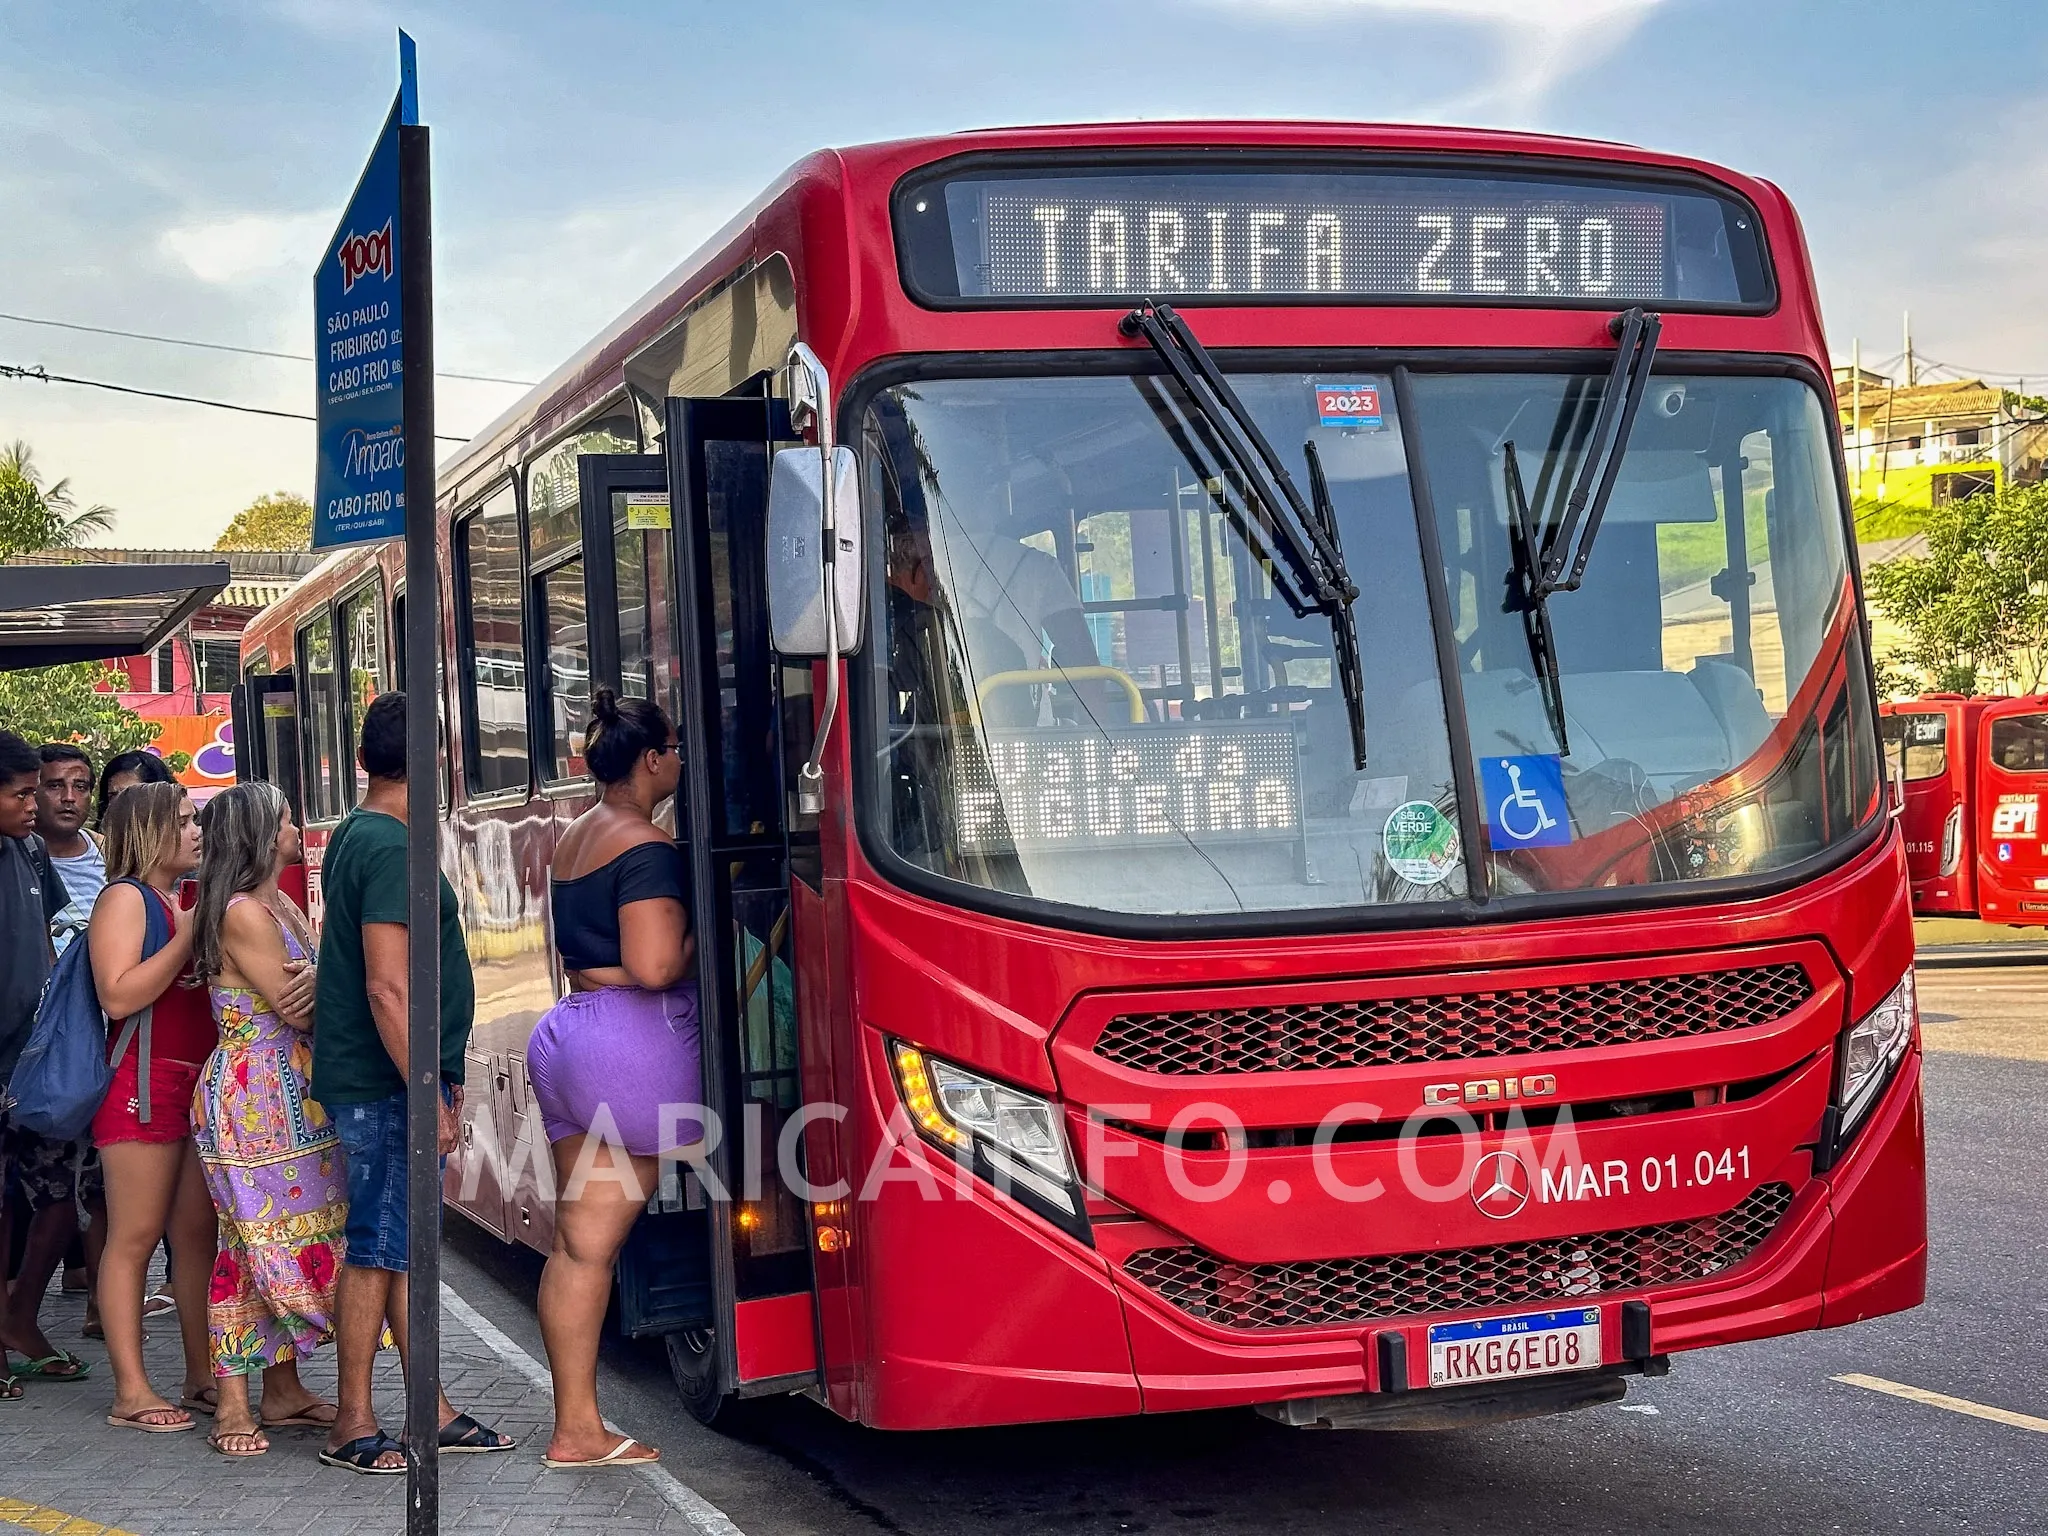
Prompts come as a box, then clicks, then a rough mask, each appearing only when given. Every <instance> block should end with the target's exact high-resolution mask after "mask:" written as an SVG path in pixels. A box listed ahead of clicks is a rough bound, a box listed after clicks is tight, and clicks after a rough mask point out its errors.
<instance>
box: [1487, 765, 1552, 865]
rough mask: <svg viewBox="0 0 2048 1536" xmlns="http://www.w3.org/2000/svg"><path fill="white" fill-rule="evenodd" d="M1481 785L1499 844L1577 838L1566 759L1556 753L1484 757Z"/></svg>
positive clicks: (1542, 844) (1536, 844) (1538, 844)
mask: <svg viewBox="0 0 2048 1536" xmlns="http://www.w3.org/2000/svg"><path fill="white" fill-rule="evenodd" d="M1479 788H1480V791H1481V793H1482V795H1483V797H1484V799H1485V802H1486V825H1487V830H1488V831H1489V832H1490V833H1491V834H1492V837H1493V845H1494V847H1496V848H1555V847H1557V846H1559V845H1560V844H1563V843H1568V842H1570V841H1571V840H1572V818H1571V812H1570V811H1569V810H1568V809H1567V808H1566V806H1565V799H1564V764H1563V762H1562V761H1561V760H1560V759H1559V758H1558V757H1557V756H1556V755H1555V754H1547V755H1543V756H1538V757H1483V758H1481V759H1480V760H1479Z"/></svg>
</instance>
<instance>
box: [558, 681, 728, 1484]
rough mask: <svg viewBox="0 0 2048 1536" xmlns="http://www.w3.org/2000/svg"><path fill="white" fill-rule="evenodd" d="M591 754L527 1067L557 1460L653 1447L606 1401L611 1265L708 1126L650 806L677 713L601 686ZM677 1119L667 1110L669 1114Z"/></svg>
mask: <svg viewBox="0 0 2048 1536" xmlns="http://www.w3.org/2000/svg"><path fill="white" fill-rule="evenodd" d="M590 715H591V719H590V732H589V735H588V737H587V739H586V740H585V742H584V748H583V755H584V759H585V760H586V761H587V762H588V763H589V764H590V771H591V774H592V776H593V777H595V778H596V780H597V782H598V783H599V784H600V785H602V786H603V791H604V792H603V794H602V795H601V796H600V797H599V799H598V803H597V804H596V805H594V806H592V807H591V808H590V809H589V810H588V811H585V812H584V813H583V814H582V815H581V816H579V817H578V818H577V819H576V821H575V824H574V825H572V826H571V827H570V828H569V830H568V831H567V832H565V833H564V834H563V835H562V842H561V846H560V847H559V848H558V849H557V850H556V852H555V862H554V867H553V870H552V871H551V874H552V879H551V880H550V883H549V904H550V907H551V908H552V911H553V916H554V926H555V944H556V947H557V948H558V949H560V951H561V954H562V969H563V970H564V971H565V972H567V974H568V978H569V989H570V990H569V995H568V996H567V997H565V998H563V999H562V1000H561V1001H560V1002H559V1003H557V1004H555V1006H554V1007H553V1008H551V1009H549V1010H548V1011H547V1013H546V1014H544V1015H543V1016H542V1018H541V1021H540V1023H539V1024H537V1025H536V1026H534V1031H533V1039H532V1042H531V1043H530V1044H529V1045H528V1046H527V1048H526V1070H527V1075H528V1077H529V1078H530V1079H531V1081H532V1083H533V1096H534V1100H535V1102H536V1103H537V1104H538V1105H539V1106H540V1112H541V1119H542V1123H543V1124H544V1125H545V1126H546V1128H547V1137H548V1143H549V1146H550V1147H551V1149H552V1150H553V1153H554V1164H555V1246H554V1251H553V1252H552V1253H550V1254H549V1255H548V1263H547V1269H546V1271H545V1272H544V1273H543V1274H542V1276H541V1282H540V1304H539V1309H540V1328H541V1337H542V1339H543V1340H544V1341H545V1343H546V1344H547V1351H548V1366H549V1368H550V1369H551V1370H552V1371H553V1373H554V1378H555V1433H554V1438H553V1439H552V1440H551V1441H550V1442H549V1444H548V1449H547V1454H546V1456H544V1457H543V1458H542V1460H544V1461H545V1462H546V1463H547V1464H548V1465H549V1466H551V1467H555V1466H563V1467H569V1466H576V1467H582V1466H599V1465H602V1466H633V1465H638V1464H640V1463H644V1462H650V1461H654V1460H656V1459H658V1457H659V1454H660V1453H659V1452H657V1451H656V1450H655V1449H654V1448H653V1447H652V1446H646V1445H642V1444H640V1443H639V1442H638V1441H636V1440H634V1439H633V1438H632V1437H631V1436H624V1435H614V1434H613V1433H612V1432H611V1431H609V1430H607V1429H606V1428H605V1427H604V1419H603V1416H602V1415H600V1414H599V1412H598V1409H597V1343H598V1333H599V1330H600V1329H602V1328H603V1326H604V1314H605V1307H606V1305H607V1304H608V1302H609V1301H610V1299H611V1285H612V1266H613V1263H614V1261H615V1260H617V1258H618V1256H619V1249H620V1247H621V1246H622V1245H623V1244H624V1243H625V1241H626V1235H627V1233H629V1232H631V1231H632V1229H633V1223H634V1221H635V1220H637V1219H638V1218H639V1215H640V1212H641V1211H642V1209H644V1208H645V1206H646V1204H647V1198H648V1196H649V1195H650V1194H651V1193H653V1190H654V1187H655V1181H656V1179H657V1178H658V1177H659V1163H658V1159H659V1157H660V1156H661V1155H662V1154H664V1153H672V1152H673V1151H674V1150H675V1149H676V1147H678V1146H681V1145H687V1144H688V1143H690V1142H693V1141H695V1140H697V1139H698V1138H699V1136H700V1135H701V1134H702V1133H701V1130H700V1126H699V1121H698V1118H697V1106H698V1105H699V1104H701V1103H702V1101H703V1077H702V1073H701V1070H700V1067H699V1045H700V1040H699V1035H698V1026H697V987H696V983H695V982H693V981H689V980H686V978H687V977H688V976H689V975H690V974H691V971H692V970H693V965H692V962H693V961H694V959H695V955H696V946H695V941H694V940H693V939H692V937H691V935H690V919H689V909H688V905H687V899H686V893H687V890H688V879H687V875H686V872H685V869H684V865H683V858H682V855H681V853H679V852H678V851H677V849H676V845H675V840H674V839H673V838H671V837H670V836H669V835H668V834H667V833H666V832H664V831H662V830H661V828H659V827H657V826H656V825H655V824H654V810H655V807H656V806H658V805H660V804H661V802H662V801H664V800H666V799H668V798H669V797H670V796H671V795H673V794H674V793H675V792H676V785H677V784H678V783H679V782H680V781H681V778H682V762H681V760H680V758H679V757H678V755H677V751H676V733H675V729H674V727H673V726H671V725H670V724H669V720H668V716H667V715H665V714H663V713H662V711H661V709H660V708H659V707H658V706H656V705H654V704H652V703H649V702H648V701H647V700H645V699H632V698H628V699H621V698H619V697H618V696H617V695H616V694H614V693H613V692H612V690H611V689H609V688H600V689H598V691H597V696H596V698H594V699H593V700H592V701H591V710H590ZM664 1122H666V1123H664Z"/></svg>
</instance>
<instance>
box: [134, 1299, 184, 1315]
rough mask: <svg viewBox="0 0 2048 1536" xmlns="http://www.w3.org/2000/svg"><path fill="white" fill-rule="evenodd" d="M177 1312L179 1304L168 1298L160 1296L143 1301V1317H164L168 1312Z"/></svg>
mask: <svg viewBox="0 0 2048 1536" xmlns="http://www.w3.org/2000/svg"><path fill="white" fill-rule="evenodd" d="M177 1310H178V1304H177V1302H175V1301H173V1300H172V1299H171V1298H170V1297H168V1296H164V1295H161V1294H159V1295H156V1296H149V1297H145V1298H144V1299H143V1303H142V1315H143V1316H144V1317H162V1316H163V1315H164V1313H166V1312H175V1311H177Z"/></svg>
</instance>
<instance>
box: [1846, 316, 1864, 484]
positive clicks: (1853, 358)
mask: <svg viewBox="0 0 2048 1536" xmlns="http://www.w3.org/2000/svg"><path fill="white" fill-rule="evenodd" d="M1849 441H1850V442H1851V443H1853V444H1854V445H1855V448H1856V488H1855V490H1854V491H1852V492H1850V495H1851V496H1852V497H1853V496H1855V495H1857V494H1858V493H1860V492H1861V491H1862V489H1863V338H1862V337H1860V336H1856V337H1851V338H1850V341H1849Z"/></svg>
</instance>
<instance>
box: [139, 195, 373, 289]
mask: <svg viewBox="0 0 2048 1536" xmlns="http://www.w3.org/2000/svg"><path fill="white" fill-rule="evenodd" d="M333 232H334V215H333V214H332V213H240V214H227V215H222V216H217V217H214V218H209V219H202V220H199V221H197V222H194V223H189V224H179V225H176V226H174V227H173V228H171V229H167V230H165V231H164V232H163V234H162V235H161V236H160V237H159V238H158V240H157V245H158V248H159V249H160V250H162V251H163V253H164V254H165V255H167V256H170V257H172V258H173V259H175V260H176V261H178V262H180V263H181V264H182V265H183V266H184V267H185V268H186V270H187V271H189V272H190V273H191V274H192V275H193V276H194V277H196V278H198V279H199V280H200V281H201V282H205V283H222V284H225V283H238V282H242V281H244V280H246V279H248V278H252V277H263V276H267V275H269V274H270V273H273V272H277V271H280V270H283V269H291V270H293V271H295V272H300V273H310V272H311V271H312V270H313V268H314V267H315V266H317V265H318V264H319V261H320V253H321V251H322V249H323V248H324V247H325V245H326V242H327V237H328V236H329V235H330V234H332V233H333Z"/></svg>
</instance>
